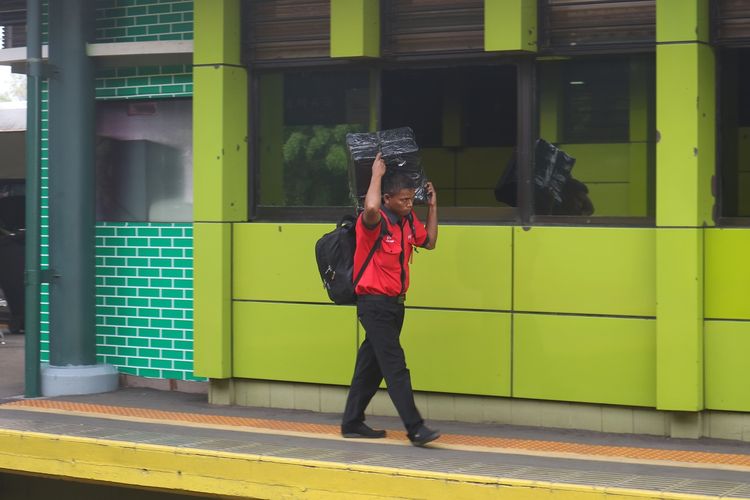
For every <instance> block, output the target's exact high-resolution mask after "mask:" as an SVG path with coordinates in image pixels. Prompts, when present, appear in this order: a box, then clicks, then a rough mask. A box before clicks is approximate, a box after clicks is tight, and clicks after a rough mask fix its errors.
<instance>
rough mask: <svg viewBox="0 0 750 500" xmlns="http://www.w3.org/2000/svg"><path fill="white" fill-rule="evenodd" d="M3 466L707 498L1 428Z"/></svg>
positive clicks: (125, 477) (206, 488)
mask: <svg viewBox="0 0 750 500" xmlns="http://www.w3.org/2000/svg"><path fill="white" fill-rule="evenodd" d="M0 470H3V471H7V472H10V473H13V472H16V473H23V474H38V475H44V476H53V477H55V476H57V477H65V478H67V479H69V480H78V481H93V482H100V483H107V484H110V485H117V486H125V487H131V488H144V489H161V490H169V491H172V492H176V493H177V492H181V493H198V494H213V495H223V496H228V497H235V498H278V497H284V498H287V497H289V498H301V499H334V500H335V499H365V498H367V499H370V500H372V499H377V498H432V499H450V500H455V499H456V498H461V499H467V500H473V499H485V498H492V499H503V500H505V499H508V500H510V499H513V500H537V499H548V498H553V497H554V498H556V499H560V498H565V499H566V500H579V499H580V500H593V499H606V500H626V499H646V498H653V499H664V500H678V499H685V500H688V499H694V500H698V499H708V498H714V497H708V496H703V495H690V494H678V493H661V492H649V491H642V490H629V489H622V488H610V487H596V486H581V485H571V484H563V483H552V482H544V481H528V480H518V479H502V478H490V477H483V476H471V475H464V474H449V473H440V472H429V471H415V470H407V469H398V468H389V467H377V466H365V465H353V464H351V465H350V464H340V463H332V462H322V461H315V460H301V459H289V458H278V457H268V456H260V455H250V454H239V453H230V452H221V451H212V450H198V449H191V448H181V447H179V448H178V447H172V446H162V445H153V444H143V443H129V442H121V441H111V440H105V439H92V438H82V437H72V436H61V435H54V434H43V433H36V432H26V431H14V430H8V429H0Z"/></svg>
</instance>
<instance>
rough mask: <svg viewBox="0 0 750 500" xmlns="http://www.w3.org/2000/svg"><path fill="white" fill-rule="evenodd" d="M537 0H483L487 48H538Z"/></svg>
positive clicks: (491, 49)
mask: <svg viewBox="0 0 750 500" xmlns="http://www.w3.org/2000/svg"><path fill="white" fill-rule="evenodd" d="M536 24H537V14H536V0H502V1H498V0H484V50H486V51H527V52H536V50H537V27H536Z"/></svg>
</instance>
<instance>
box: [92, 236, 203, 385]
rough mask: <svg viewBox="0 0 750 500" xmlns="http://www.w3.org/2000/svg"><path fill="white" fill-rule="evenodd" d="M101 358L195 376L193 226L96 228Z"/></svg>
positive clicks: (136, 369)
mask: <svg viewBox="0 0 750 500" xmlns="http://www.w3.org/2000/svg"><path fill="white" fill-rule="evenodd" d="M96 304H97V311H96V312H97V315H96V324H97V326H96V332H97V346H98V347H97V356H98V358H99V361H101V362H104V363H110V364H113V365H115V366H117V367H118V368H119V370H120V371H121V372H124V373H130V374H133V375H139V376H144V377H158V378H176V379H182V380H196V379H195V378H194V377H193V374H192V370H193V226H192V224H175V223H163V224H156V223H132V222H131V223H125V222H119V223H114V222H109V223H107V222H104V223H100V224H98V225H97V228H96Z"/></svg>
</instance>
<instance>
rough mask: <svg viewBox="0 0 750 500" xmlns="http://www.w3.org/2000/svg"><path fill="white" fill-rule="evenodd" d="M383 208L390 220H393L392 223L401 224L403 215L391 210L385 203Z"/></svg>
mask: <svg viewBox="0 0 750 500" xmlns="http://www.w3.org/2000/svg"><path fill="white" fill-rule="evenodd" d="M381 208H382V210H383V213H384V214H385V215H386V217H388V220H389V221H390V222H391V224H399V223H400V222H401V217H399V216H398V215H396V214H394V213H393V212H391V211H390V210H389V209H388V207H386V206H385V205H383V206H382V207H381Z"/></svg>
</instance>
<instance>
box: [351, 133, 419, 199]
mask: <svg viewBox="0 0 750 500" xmlns="http://www.w3.org/2000/svg"><path fill="white" fill-rule="evenodd" d="M346 146H347V148H348V149H349V157H350V160H351V161H350V162H349V189H350V192H351V195H352V198H353V199H354V200H355V201H356V204H357V208H358V209H362V208H363V206H364V198H365V195H366V194H367V189H368V187H369V186H370V177H371V176H372V163H373V161H375V157H376V156H377V154H378V153H381V154H382V158H383V161H384V162H385V167H386V173H385V175H386V176H388V175H389V174H392V173H393V172H396V171H399V172H401V173H404V174H406V175H407V176H408V177H409V178H410V179H411V180H412V187H413V188H414V189H415V190H416V191H415V194H414V202H415V203H425V202H426V201H427V190H426V189H425V183H426V182H427V180H426V178H425V175H424V171H423V169H422V158H421V156H420V154H419V146H417V141H416V140H414V132H413V131H412V129H411V128H409V127H401V128H395V129H389V130H381V131H378V132H369V133H360V134H347V135H346Z"/></svg>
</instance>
